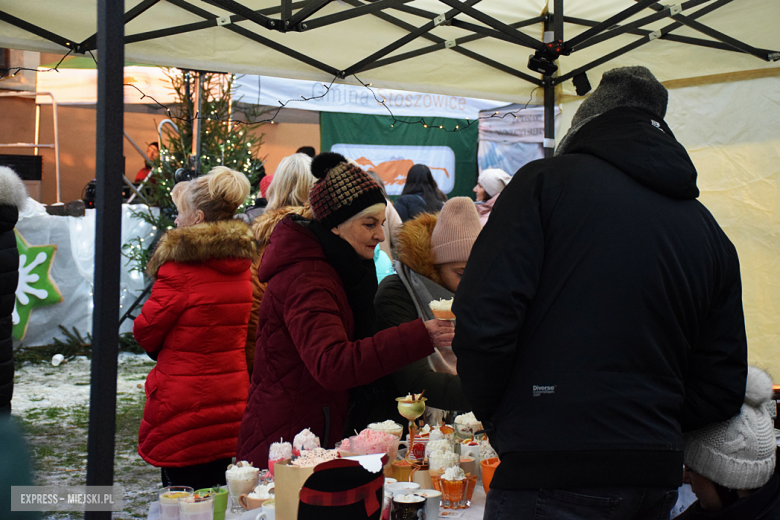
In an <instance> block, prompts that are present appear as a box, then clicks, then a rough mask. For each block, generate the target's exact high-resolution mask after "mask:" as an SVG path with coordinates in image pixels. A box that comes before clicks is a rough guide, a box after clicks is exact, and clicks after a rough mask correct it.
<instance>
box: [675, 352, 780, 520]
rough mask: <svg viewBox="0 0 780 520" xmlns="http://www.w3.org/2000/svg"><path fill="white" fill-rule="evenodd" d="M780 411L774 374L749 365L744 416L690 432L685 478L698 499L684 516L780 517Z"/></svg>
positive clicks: (741, 519) (721, 518)
mask: <svg viewBox="0 0 780 520" xmlns="http://www.w3.org/2000/svg"><path fill="white" fill-rule="evenodd" d="M774 415H775V402H774V401H773V400H772V379H771V377H770V376H769V374H767V373H766V372H764V371H763V370H761V369H759V368H756V367H749V369H748V377H747V386H746V389H745V403H744V404H743V405H742V409H741V410H740V412H739V414H738V415H736V416H734V417H732V418H731V419H730V420H728V421H725V422H722V423H717V424H711V425H709V426H706V427H704V428H702V429H700V430H696V431H695V432H692V433H690V434H688V435H687V436H686V439H685V474H684V476H683V481H684V482H686V483H688V484H690V485H691V488H692V489H693V492H694V493H695V494H696V497H697V498H698V501H696V502H694V503H693V504H692V505H691V506H690V507H689V508H688V509H686V510H685V512H684V513H683V514H682V515H680V516H678V517H677V518H678V519H684V520H696V519H715V518H717V519H719V520H729V519H735V520H737V519H738V520H758V519H762V520H763V519H766V520H769V519H778V518H780V477H778V475H777V474H776V473H775V462H776V456H775V451H776V448H777V444H776V440H775V433H774V426H773V422H772V419H773V416H774Z"/></svg>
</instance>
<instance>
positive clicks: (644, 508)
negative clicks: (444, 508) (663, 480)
mask: <svg viewBox="0 0 780 520" xmlns="http://www.w3.org/2000/svg"><path fill="white" fill-rule="evenodd" d="M676 501H677V489H665V488H577V489H566V490H563V489H522V490H504V489H491V490H490V493H488V496H487V504H486V506H485V516H484V517H483V518H484V520H509V519H512V520H515V519H517V520H668V519H669V512H670V511H671V509H672V507H673V506H674V504H675V502H676Z"/></svg>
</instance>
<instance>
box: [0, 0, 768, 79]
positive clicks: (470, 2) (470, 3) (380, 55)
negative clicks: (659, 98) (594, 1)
mask: <svg viewBox="0 0 780 520" xmlns="http://www.w3.org/2000/svg"><path fill="white" fill-rule="evenodd" d="M160 1H161V0H143V1H142V2H140V3H139V4H138V5H136V6H135V7H133V8H131V9H130V10H128V11H127V12H126V13H124V14H123V24H124V25H126V24H127V23H129V22H130V21H132V20H134V19H135V18H137V17H138V16H140V15H142V14H143V13H145V12H147V11H150V10H153V8H154V6H155V5H157V4H158V3H159V2H160ZM331 1H332V0H302V1H298V2H292V1H291V0H280V1H279V5H278V6H274V7H269V8H265V9H259V10H256V11H255V10H252V9H249V8H247V7H246V6H244V5H243V4H241V3H240V2H237V1H235V0H204V2H205V3H207V4H210V5H213V6H215V7H219V8H220V9H223V10H225V11H228V12H230V13H233V14H232V15H230V16H218V15H216V14H214V13H212V12H210V11H208V10H206V9H203V8H201V7H199V6H197V5H194V4H193V3H191V2H190V1H188V0H167V3H171V4H173V5H176V6H177V7H179V8H180V9H182V10H185V11H188V12H190V13H192V14H195V15H197V16H199V17H201V18H203V21H202V22H194V23H187V24H183V25H179V26H175V27H169V28H166V29H158V30H154V31H147V32H141V33H135V34H128V35H125V36H124V37H123V38H124V43H125V44H132V43H136V42H141V41H147V40H153V39H158V38H163V37H167V36H172V35H178V34H186V33H191V32H196V31H200V30H203V29H207V28H211V27H219V26H221V27H224V28H225V29H226V30H230V31H233V32H235V33H237V34H239V35H241V36H244V37H245V38H247V39H250V40H252V41H255V42H257V43H260V44H262V45H265V46H267V47H269V48H271V49H273V50H275V51H277V52H280V53H282V54H284V55H286V56H288V57H290V58H293V59H296V60H298V61H301V62H303V63H306V64H307V65H310V66H311V67H314V68H316V69H318V70H321V71H323V72H325V73H327V74H332V75H334V76H338V77H339V78H342V79H343V78H345V77H346V76H349V75H352V74H357V73H360V72H364V71H366V70H370V69H373V68H377V67H381V66H385V65H390V64H393V63H398V62H400V61H404V60H406V59H411V58H414V57H417V56H421V55H423V54H428V53H430V52H435V51H438V50H443V49H453V50H455V52H460V53H461V54H463V55H464V56H467V57H469V58H471V59H474V60H476V61H479V62H480V63H483V64H485V65H488V66H490V67H493V68H495V69H498V70H501V71H502V72H505V73H508V74H511V75H513V76H516V77H519V78H521V79H523V80H525V81H528V82H529V83H532V84H534V85H537V86H543V85H544V83H545V82H546V81H552V82H553V83H554V84H556V85H557V84H559V83H561V82H562V81H565V80H566V79H569V78H571V77H573V75H576V74H571V73H569V74H567V75H565V76H560V77H551V78H539V77H534V76H532V75H530V74H528V73H525V72H523V71H518V70H515V69H512V68H511V67H508V66H506V65H505V64H501V63H498V62H495V61H494V60H491V59H490V58H488V57H486V56H482V55H480V54H478V53H475V52H473V51H468V50H467V49H463V48H462V46H463V45H465V44H468V43H470V42H472V41H476V40H478V39H482V38H493V39H497V40H502V41H505V42H508V43H510V44H515V45H518V46H520V47H525V48H529V49H532V50H534V51H544V50H545V49H547V50H548V51H549V50H550V48H549V46H545V43H544V42H541V41H539V40H537V39H535V38H533V37H531V36H529V35H527V34H525V33H523V32H521V31H520V30H519V29H521V28H523V27H527V26H530V25H535V24H537V23H545V24H547V23H548V22H552V23H551V26H558V25H561V23H563V24H565V23H569V24H573V25H580V26H586V27H589V29H588V30H586V31H585V32H582V33H580V34H579V35H577V36H575V37H574V38H572V39H571V40H568V41H565V40H564V39H563V35H564V30H563V27H562V26H561V27H560V30H559V31H556V32H560V34H559V35H557V36H556V37H555V40H556V42H559V43H560V44H561V50H560V52H555V51H553V52H552V56H553V57H554V58H557V57H558V56H560V55H569V54H571V53H573V52H577V51H579V50H582V49H585V48H587V47H590V46H592V45H595V44H598V43H601V42H603V41H606V40H609V39H612V38H615V37H617V36H621V35H624V34H634V35H638V36H640V37H641V38H640V40H637V41H635V42H633V43H631V44H629V45H627V46H625V47H624V49H621V50H619V51H616V52H615V53H612V54H610V55H608V56H609V59H612V58H615V57H617V56H619V55H621V54H624V53H625V52H628V51H630V50H632V49H634V48H637V47H639V46H641V45H643V44H645V43H649V42H650V41H653V40H655V39H658V38H661V39H666V40H668V41H674V42H677V43H683V44H687V45H693V46H701V47H709V48H714V49H721V50H728V51H732V52H742V53H746V54H750V55H752V56H755V57H756V58H758V59H761V60H763V61H775V60H777V59H780V55H779V53H778V52H777V51H772V50H768V49H759V48H756V47H753V46H751V45H749V44H747V43H745V42H742V41H739V40H737V39H735V38H732V37H730V36H728V35H727V34H725V33H722V32H720V31H717V30H715V29H712V28H711V27H708V26H706V25H704V24H702V23H701V22H698V21H696V19H697V18H700V17H701V16H703V15H705V14H707V13H709V12H712V11H714V10H715V9H718V8H719V7H722V6H723V5H726V4H728V3H731V2H732V1H734V0H689V1H687V2H684V3H682V4H675V5H671V6H665V5H663V4H660V3H657V1H656V0H634V1H635V2H636V3H635V5H633V6H631V7H629V8H627V9H624V10H623V11H620V12H618V13H616V14H615V15H613V16H611V17H609V18H607V19H606V20H602V21H599V22H597V21H591V20H583V19H578V18H572V17H567V16H564V13H563V7H564V6H563V5H560V6H558V3H557V2H556V7H558V8H559V9H556V10H555V12H553V13H548V14H546V15H543V16H539V17H534V18H531V19H528V20H521V21H518V22H515V23H511V24H506V23H504V22H501V21H499V20H497V19H495V18H493V17H491V16H489V15H487V14H484V13H483V12H481V11H480V10H479V9H478V8H477V7H475V6H477V4H479V3H480V2H481V0H439V1H440V2H441V3H442V4H443V5H444V6H447V7H449V10H448V11H446V12H445V13H442V14H437V13H432V12H429V11H425V10H423V9H419V8H416V7H413V6H408V5H406V4H408V3H410V2H412V1H413V0H378V1H375V2H370V3H363V2H361V1H360V0H347V3H348V4H350V5H352V6H353V7H352V9H349V10H346V11H343V12H340V13H335V14H329V15H324V16H319V17H315V16H316V14H317V13H318V12H319V11H320V10H321V9H322V8H324V7H326V6H327V5H328V4H329V3H331ZM703 4H709V5H707V6H705V7H703V8H701V9H699V10H698V11H696V12H694V13H691V14H682V12H686V13H688V12H689V11H690V10H691V9H694V8H696V7H699V6H702V5H703ZM645 9H650V10H652V11H654V13H653V14H651V15H649V16H645V17H643V18H641V19H639V20H636V21H634V22H631V23H629V24H626V25H619V24H620V23H621V22H622V21H624V20H626V19H628V18H630V17H631V16H634V15H635V14H637V13H639V12H641V11H642V10H645ZM394 10H395V11H399V12H402V13H406V14H411V15H414V16H418V17H421V18H425V19H427V22H426V23H425V24H424V25H422V26H419V27H418V26H414V25H412V24H409V23H408V22H405V21H403V20H401V19H399V18H397V17H395V16H392V15H391V14H390V11H394ZM277 15H278V17H276V16H277ZM367 15H371V16H376V17H379V18H381V19H383V20H385V21H386V22H388V23H392V24H393V25H395V26H397V27H399V28H402V29H404V30H406V31H407V33H408V34H406V35H405V36H403V37H401V38H399V39H398V40H396V41H394V42H392V43H390V44H388V45H386V46H385V47H383V48H381V49H378V50H376V51H374V52H373V53H372V54H370V55H369V56H366V57H365V58H363V59H362V60H360V61H358V62H356V63H354V64H353V65H351V66H349V67H347V68H344V69H339V68H337V67H334V66H331V65H329V64H327V63H322V62H320V61H318V60H316V59H313V58H311V57H309V56H306V55H305V54H303V53H301V52H299V51H296V50H294V49H291V48H290V47H287V46H285V45H282V44H279V43H276V42H274V41H272V40H270V39H269V38H267V37H265V36H263V34H262V32H263V31H277V32H283V33H286V32H296V31H297V32H305V31H312V30H316V29H318V28H321V27H326V26H330V25H333V24H338V23H340V22H343V21H346V20H351V19H354V18H357V17H360V16H367ZM458 16H461V17H468V18H470V19H471V20H474V21H477V22H479V23H473V22H472V21H466V20H462V19H460V18H456V17H458ZM665 17H669V18H672V19H673V20H674V21H675V23H674V24H671V25H669V26H666V27H664V28H663V29H661V30H660V34H659V31H650V30H648V29H643V26H646V25H648V24H650V23H653V22H657V21H658V20H660V19H663V18H665ZM0 20H2V21H4V22H6V23H9V24H11V25H14V26H16V27H19V28H21V29H24V30H26V31H28V32H30V33H33V34H35V35H37V36H40V37H41V38H44V39H46V40H48V41H51V42H53V43H56V44H58V45H61V46H63V47H64V48H66V49H69V50H72V51H74V52H76V53H81V54H83V53H86V52H88V51H90V50H94V49H95V48H96V43H97V33H95V34H92V35H90V36H88V37H87V38H85V39H84V40H83V41H81V42H76V41H72V40H70V39H68V38H65V37H64V36H61V35H58V34H56V33H54V32H52V31H50V30H48V29H46V28H43V27H40V26H37V25H34V24H32V23H30V22H27V21H25V20H23V19H21V18H18V17H16V16H14V15H13V14H12V13H10V12H7V11H1V10H0ZM247 20H248V21H251V22H252V23H253V24H254V26H257V27H253V29H256V30H250V29H247V28H246V27H244V26H238V25H236V24H238V23H239V22H243V21H247ZM561 20H562V22H561ZM439 25H450V26H452V27H457V28H459V29H462V30H464V31H467V32H470V33H472V34H471V35H467V36H464V37H460V38H457V39H454V40H444V39H443V38H440V37H437V36H434V35H432V34H429V33H430V31H431V30H433V29H434V28H435V27H437V26H439ZM680 27H688V28H690V29H693V30H695V31H697V32H700V33H702V34H703V35H705V36H708V37H709V38H711V39H704V38H693V37H689V36H678V35H673V34H670V33H671V32H672V31H674V30H676V29H678V28H680ZM257 28H259V32H258V31H257ZM420 37H422V38H425V39H428V40H430V41H432V42H433V43H434V45H431V46H429V47H426V48H423V49H418V50H415V51H408V52H405V53H401V54H398V55H395V56H391V57H389V56H388V55H390V54H392V53H393V52H395V51H397V50H398V49H400V48H402V47H403V46H405V45H406V44H408V43H409V42H411V41H413V40H415V39H417V38H420ZM640 42H641V43H640ZM463 51H466V52H463ZM620 51H622V52H620ZM605 61H608V60H604V59H600V60H596V61H593V62H591V63H589V64H587V65H585V66H583V67H580V68H579V69H577V74H579V73H581V72H587V71H588V70H590V69H592V68H593V67H596V66H598V65H601V64H602V63H604V62H605ZM564 77H565V78H566V79H561V78H564Z"/></svg>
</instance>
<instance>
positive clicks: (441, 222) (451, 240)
mask: <svg viewBox="0 0 780 520" xmlns="http://www.w3.org/2000/svg"><path fill="white" fill-rule="evenodd" d="M480 231H482V224H481V223H480V221H479V213H477V207H476V206H475V205H474V201H473V200H471V199H470V198H468V197H453V198H451V199H450V200H448V201H447V203H446V204H444V207H443V208H441V213H440V214H439V219H438V220H437V222H436V227H435V228H433V233H431V248H432V249H433V256H434V264H436V265H438V264H446V263H448V262H465V261H466V260H468V259H469V254H471V247H472V246H473V245H474V241H475V240H477V235H479V232H480Z"/></svg>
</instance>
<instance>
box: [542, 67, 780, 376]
mask: <svg viewBox="0 0 780 520" xmlns="http://www.w3.org/2000/svg"><path fill="white" fill-rule="evenodd" d="M591 81H592V83H593V86H594V88H595V87H596V85H598V82H599V81H600V78H597V77H593V78H592V80H591ZM580 103H581V101H573V102H570V103H564V104H563V106H562V108H563V115H562V122H561V123H562V124H561V134H560V135H559V136H558V137H557V139H558V141H560V139H561V138H562V137H563V135H564V134H565V132H566V131H568V129H569V127H570V126H571V119H572V117H573V116H574V113H575V112H576V110H577V107H579V105H580ZM666 122H667V123H668V124H669V127H670V128H671V129H672V131H673V132H674V133H675V137H677V139H678V140H679V141H680V142H681V143H682V144H683V146H685V148H686V149H687V150H688V153H689V154H690V156H691V159H692V160H693V162H694V164H695V165H696V169H697V170H698V173H699V177H698V186H699V190H700V191H701V196H700V197H699V200H700V201H701V202H702V204H704V205H705V206H706V207H707V208H708V209H709V210H710V212H712V214H713V215H714V216H715V218H716V219H717V220H718V223H719V224H720V225H721V227H722V228H723V230H724V231H725V232H726V234H727V235H728V236H729V238H730V239H731V241H732V242H733V243H734V245H735V247H736V248H737V252H738V253H739V260H740V264H741V270H742V299H743V305H744V309H745V325H746V327H747V336H748V346H749V349H748V352H749V357H750V362H751V363H752V364H757V365H758V366H761V367H765V368H767V369H769V370H770V371H772V370H774V373H775V374H780V341H779V340H780V278H779V277H778V273H779V272H780V78H761V79H755V80H750V81H736V82H731V83H721V84H715V85H705V86H699V87H689V88H678V89H670V90H669V108H668V110H667V113H666Z"/></svg>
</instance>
